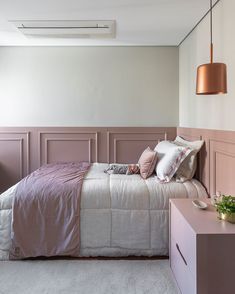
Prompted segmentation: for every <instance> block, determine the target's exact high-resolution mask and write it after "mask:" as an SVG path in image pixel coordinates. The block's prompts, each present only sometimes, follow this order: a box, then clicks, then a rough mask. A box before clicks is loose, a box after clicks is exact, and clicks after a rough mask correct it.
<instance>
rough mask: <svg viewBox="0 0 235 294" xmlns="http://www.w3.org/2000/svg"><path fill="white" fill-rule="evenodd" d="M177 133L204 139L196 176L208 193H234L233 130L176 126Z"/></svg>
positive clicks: (185, 136) (189, 138) (234, 137)
mask: <svg viewBox="0 0 235 294" xmlns="http://www.w3.org/2000/svg"><path fill="white" fill-rule="evenodd" d="M177 134H178V135H179V136H182V137H184V138H185V139H188V140H199V139H201V140H204V141H205V144H204V146H203V149H202V150H201V152H200V154H199V158H198V163H199V164H198V178H199V179H200V181H201V182H202V183H203V184H204V186H205V187H206V189H207V191H208V193H209V194H210V195H214V194H215V193H216V192H220V193H222V194H231V195H235V132H234V131H219V130H207V129H193V128H177Z"/></svg>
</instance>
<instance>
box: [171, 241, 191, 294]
mask: <svg viewBox="0 0 235 294" xmlns="http://www.w3.org/2000/svg"><path fill="white" fill-rule="evenodd" d="M170 250H171V256H170V258H171V259H170V261H171V269H172V271H173V274H174V276H175V279H176V281H177V283H178V286H179V288H180V290H181V292H182V294H196V285H195V281H196V279H195V278H193V277H192V274H191V272H190V271H189V268H188V265H187V262H186V260H185V258H184V256H183V254H182V252H181V248H180V247H179V244H178V243H177V242H176V241H175V240H174V238H172V239H171V248H170Z"/></svg>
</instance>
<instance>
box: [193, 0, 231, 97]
mask: <svg viewBox="0 0 235 294" xmlns="http://www.w3.org/2000/svg"><path fill="white" fill-rule="evenodd" d="M210 38H211V42H210V43H211V44H210V63H206V64H202V65H199V66H198V68H197V85H196V94H197V95H214V94H226V93H227V68H226V64H224V63H214V62H213V42H212V0H210Z"/></svg>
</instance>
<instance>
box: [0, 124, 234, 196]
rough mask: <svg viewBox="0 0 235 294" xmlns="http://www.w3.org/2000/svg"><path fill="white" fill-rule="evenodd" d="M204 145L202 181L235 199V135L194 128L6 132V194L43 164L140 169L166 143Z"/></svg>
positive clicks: (0, 168)
mask: <svg viewBox="0 0 235 294" xmlns="http://www.w3.org/2000/svg"><path fill="white" fill-rule="evenodd" d="M176 134H178V135H179V136H182V137H183V138H185V139H187V140H190V141H193V140H204V141H205V144H204V146H203V148H202V150H201V152H200V154H199V156H198V169H197V174H196V177H197V178H198V179H199V180H200V181H201V182H202V183H203V185H204V186H205V187H206V189H207V192H208V193H209V194H210V195H213V194H215V193H216V192H217V191H219V192H221V193H224V194H235V180H234V175H235V132H232V131H218V130H206V129H193V128H174V127H172V128H164V127H140V128H135V127H128V128H125V127H122V128H86V127H84V128H81V127H71V128H70V127H67V128H64V127H42V128H36V127H35V128H21V127H16V128H14V127H8V128H0V174H1V177H0V192H2V191H4V190H6V189H7V188H8V187H10V186H12V185H13V184H15V183H16V182H18V181H19V180H20V179H22V178H23V177H25V176H26V175H27V174H29V173H30V172H32V171H34V170H35V169H37V168H38V167H39V166H41V165H42V164H46V163H52V162H60V161H81V160H83V161H89V162H108V163H111V162H118V163H136V162H137V161H138V158H139V156H140V154H141V153H142V151H143V150H144V149H145V148H146V147H147V146H150V147H151V148H154V147H155V146H156V144H157V142H159V141H161V140H174V138H175V136H176Z"/></svg>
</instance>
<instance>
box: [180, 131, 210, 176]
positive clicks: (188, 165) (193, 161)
mask: <svg viewBox="0 0 235 294" xmlns="http://www.w3.org/2000/svg"><path fill="white" fill-rule="evenodd" d="M174 143H175V144H176V145H178V146H183V147H189V148H190V149H191V150H192V152H191V153H190V154H189V155H188V156H187V157H186V158H185V160H184V161H183V162H182V163H181V165H180V167H179V168H178V170H177V172H176V180H177V181H178V182H185V181H187V180H191V179H192V178H193V176H194V174H195V171H196V168H197V153H198V152H199V151H200V149H201V148H202V146H203V144H204V141H203V140H198V141H192V142H190V141H187V140H184V139H183V138H181V137H179V136H177V137H176V139H175V141H174Z"/></svg>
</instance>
